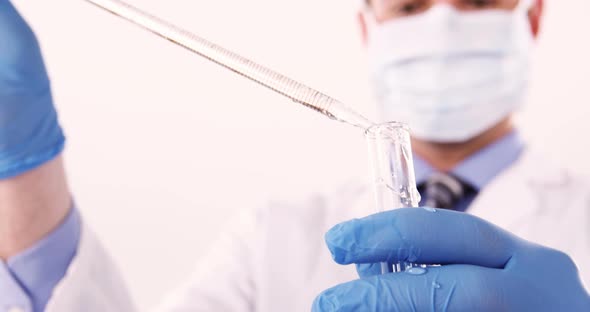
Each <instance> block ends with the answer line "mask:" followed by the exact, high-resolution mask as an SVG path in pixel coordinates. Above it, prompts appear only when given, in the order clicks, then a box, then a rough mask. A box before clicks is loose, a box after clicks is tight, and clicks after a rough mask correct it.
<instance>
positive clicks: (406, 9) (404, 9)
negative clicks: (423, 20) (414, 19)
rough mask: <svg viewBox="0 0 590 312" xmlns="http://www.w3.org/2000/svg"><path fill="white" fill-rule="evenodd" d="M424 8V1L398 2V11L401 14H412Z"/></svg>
mask: <svg viewBox="0 0 590 312" xmlns="http://www.w3.org/2000/svg"><path fill="white" fill-rule="evenodd" d="M423 9H424V2H422V1H413V2H406V3H403V4H400V6H399V7H398V13H399V14H403V15H412V14H416V13H419V12H421V11H422V10H423Z"/></svg>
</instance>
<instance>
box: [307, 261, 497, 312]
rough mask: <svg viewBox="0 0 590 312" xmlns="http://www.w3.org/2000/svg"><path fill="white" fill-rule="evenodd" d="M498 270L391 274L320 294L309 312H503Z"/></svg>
mask: <svg viewBox="0 0 590 312" xmlns="http://www.w3.org/2000/svg"><path fill="white" fill-rule="evenodd" d="M500 273H501V271H500V270H497V269H488V268H481V267H476V266H469V265H450V266H446V267H432V268H428V269H426V271H425V272H424V273H423V274H411V273H390V274H386V275H380V276H373V277H370V278H364V279H360V280H356V281H353V282H349V283H346V284H342V285H339V286H336V287H334V288H331V289H329V290H327V291H325V292H324V293H322V294H320V295H319V296H318V297H317V298H316V300H315V301H314V304H313V308H312V311H314V312H319V311H323V312H326V311H339V312H348V311H351V312H352V311H367V312H369V311H388V312H398V311H399V312H405V311H416V312H434V311H446V312H459V311H480V312H486V311H504V310H503V308H502V304H503V302H502V300H501V298H502V296H499V295H498V294H497V293H495V292H494V289H501V287H500V285H501V284H500V283H501V282H502V281H501V276H502V274H500ZM484 307H485V308H484Z"/></svg>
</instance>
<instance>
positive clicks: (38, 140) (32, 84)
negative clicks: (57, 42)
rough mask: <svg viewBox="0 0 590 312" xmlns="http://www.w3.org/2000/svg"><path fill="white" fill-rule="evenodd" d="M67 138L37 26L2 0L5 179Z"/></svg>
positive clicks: (0, 102)
mask: <svg viewBox="0 0 590 312" xmlns="http://www.w3.org/2000/svg"><path fill="white" fill-rule="evenodd" d="M63 146H64V136H63V133H62V130H61V128H60V126H59V124H58V121H57V114H56V112H55V109H54V107H53V100H52V96H51V90H50V85H49V79H48V77H47V72H46V70H45V65H44V63H43V58H42V56H41V51H40V48H39V44H38V42H37V39H36V38H35V35H34V34H33V32H32V30H31V29H30V28H29V26H28V25H27V23H26V22H25V21H24V20H23V18H22V17H21V16H20V15H19V14H18V13H17V11H16V10H15V8H14V7H13V6H12V4H11V3H10V1H8V0H0V179H6V178H10V177H13V176H16V175H19V174H21V173H24V172H26V171H28V170H31V169H34V168H36V167H38V166H40V165H42V164H44V163H45V162H47V161H49V160H51V159H53V158H54V157H55V156H57V155H58V154H59V153H60V152H61V151H62V150H63Z"/></svg>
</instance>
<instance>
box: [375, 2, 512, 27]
mask: <svg viewBox="0 0 590 312" xmlns="http://www.w3.org/2000/svg"><path fill="white" fill-rule="evenodd" d="M368 1H369V4H370V7H371V10H372V11H373V14H374V15H375V18H376V20H377V22H378V23H382V22H385V21H389V20H394V19H398V18H403V17H407V16H412V15H416V14H420V13H423V12H425V11H427V10H428V9H429V8H431V7H432V6H434V5H437V4H448V5H452V6H454V7H455V8H456V9H457V10H460V11H478V10H489V9H495V10H513V9H515V8H516V6H517V5H518V1H519V0H368Z"/></svg>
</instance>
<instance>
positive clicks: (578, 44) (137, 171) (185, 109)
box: [14, 0, 590, 308]
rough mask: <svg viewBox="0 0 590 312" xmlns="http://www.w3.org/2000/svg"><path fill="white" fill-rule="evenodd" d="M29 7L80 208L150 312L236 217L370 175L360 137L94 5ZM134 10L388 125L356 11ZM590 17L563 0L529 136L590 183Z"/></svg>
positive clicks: (547, 29) (531, 107) (313, 2)
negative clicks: (378, 106)
mask: <svg viewBox="0 0 590 312" xmlns="http://www.w3.org/2000/svg"><path fill="white" fill-rule="evenodd" d="M14 1H15V4H16V5H17V6H18V7H19V8H20V9H21V10H22V12H23V14H24V15H25V17H26V18H27V19H28V20H29V21H30V23H31V24H32V25H33V27H34V29H35V30H36V32H37V34H38V36H39V38H40V41H41V43H42V46H43V48H44V52H45V56H46V60H47V63H48V67H49V71H50V74H51V77H52V80H53V87H54V93H55V99H56V103H57V106H58V109H59V111H60V114H61V120H62V123H63V126H64V127H65V130H66V132H67V134H68V139H69V141H68V147H67V152H66V157H67V164H68V169H69V176H70V181H71V185H72V188H73V191H74V193H75V198H76V200H77V202H78V205H79V206H80V208H81V210H82V211H83V213H84V215H85V217H86V220H87V221H88V222H89V223H90V224H91V225H92V226H93V228H94V229H95V230H96V231H97V232H98V233H99V234H100V236H101V238H102V241H103V242H104V243H105V245H107V246H108V249H109V250H110V251H111V252H112V254H113V255H114V257H115V259H116V260H117V261H118V262H119V264H120V266H121V268H122V269H123V272H124V274H125V277H126V279H127V280H128V282H129V285H130V287H131V289H132V292H133V294H134V296H135V298H136V300H137V302H138V303H139V305H140V307H142V308H146V307H148V306H150V305H153V304H154V303H156V302H157V301H158V298H160V297H161V296H162V295H163V294H164V293H165V292H166V291H167V290H169V289H170V288H172V287H173V286H174V285H176V284H177V283H178V282H180V281H181V280H182V278H183V277H184V276H185V275H186V274H187V273H188V272H190V270H191V267H192V266H193V265H194V264H195V262H196V260H197V259H198V258H199V257H201V256H202V255H203V254H204V252H205V250H206V249H207V248H208V247H209V246H210V244H211V242H212V238H213V237H215V235H216V234H217V233H218V231H219V227H220V225H221V224H222V223H223V221H224V220H225V219H226V218H228V217H229V216H231V215H232V214H234V213H235V212H237V211H239V210H241V209H246V207H249V206H251V205H252V204H253V203H257V202H259V201H260V200H261V199H263V198H265V197H267V196H271V197H290V196H298V194H305V193H306V192H307V191H308V190H310V189H315V190H321V189H329V188H331V187H335V186H336V185H338V183H339V182H340V181H342V180H343V179H346V178H347V177H350V176H353V175H354V174H355V172H364V170H365V169H366V167H365V146H364V141H363V138H362V135H361V134H360V133H358V132H357V131H356V130H355V129H349V128H348V127H345V126H342V125H340V124H337V123H334V122H331V121H329V120H326V119H324V118H322V117H321V116H319V115H318V114H315V113H313V112H312V111H309V110H307V109H305V108H300V107H298V106H297V105H296V104H293V103H291V102H289V101H287V100H284V99H283V98H281V97H279V96H277V95H274V94H272V93H270V92H268V91H267V90H265V89H261V88H260V87H258V86H257V85H255V84H253V83H251V82H249V81H245V80H244V79H242V78H240V77H237V76H236V75H234V74H233V73H231V72H228V71H226V70H223V69H221V68H219V67H218V66H216V65H213V64H209V63H207V62H206V61H204V60H202V59H200V58H199V57H197V56H194V55H191V54H190V53H188V52H187V51H185V50H183V49H180V48H178V47H175V46H172V45H170V44H168V43H167V42H166V41H163V40H161V39H158V38H156V37H154V36H152V35H151V34H149V33H147V32H144V31H142V30H140V29H138V28H136V27H134V26H131V25H128V24H126V23H125V22H123V21H121V20H119V19H117V18H115V17H114V16H112V15H110V14H107V13H105V12H103V11H100V10H98V9H97V8H95V7H93V6H91V5H89V4H87V3H85V2H84V1H81V0H78V1H74V0H55V1H24V0H14ZM131 3H133V4H136V5H138V6H141V7H143V8H145V9H147V10H149V11H151V12H153V13H155V14H157V15H160V16H161V17H164V18H167V19H171V20H173V21H174V22H175V23H177V24H179V25H181V26H183V27H185V28H188V29H190V30H192V31H194V32H196V33H198V34H200V35H202V36H205V37H207V38H209V39H211V40H213V41H216V42H217V43H219V44H222V45H224V46H226V47H228V48H231V49H234V50H236V51H238V52H239V53H242V54H244V55H246V56H248V57H251V58H253V59H254V60H256V61H259V62H261V63H263V64H267V65H269V66H271V67H273V68H275V69H277V70H278V71H281V72H283V73H285V74H287V75H290V76H292V77H294V78H296V79H299V80H302V81H304V82H306V83H307V84H309V85H311V86H313V87H317V88H319V89H321V90H323V91H325V92H326V93H328V94H331V95H334V96H335V97H337V98H339V99H341V100H343V101H344V102H346V103H351V104H350V105H352V106H354V108H356V109H358V110H360V111H361V112H364V113H367V114H368V115H369V116H373V114H374V113H373V108H372V104H371V99H370V95H369V94H370V93H369V91H368V87H367V83H366V80H365V71H364V61H363V57H364V54H363V50H362V48H361V45H360V39H359V33H358V31H357V28H356V23H355V21H356V20H355V11H354V7H353V5H352V4H351V3H352V2H351V1H343V0H323V1H317V0H297V1H284V0H280V1H277V0H249V1H243V0H224V1H208V0H193V1H181V0H167V1H156V0H134V1H131ZM587 12H590V2H588V1H587V0H559V1H557V0H549V1H548V3H547V12H546V13H547V14H546V19H545V23H544V27H543V32H542V36H541V39H540V42H539V46H538V50H537V53H536V55H535V62H536V68H535V73H534V82H533V87H532V90H531V96H530V99H529V104H528V108H527V110H526V112H524V113H523V116H522V126H523V128H524V129H525V130H526V133H527V136H529V137H530V138H531V139H532V140H533V141H537V142H538V143H540V144H541V145H543V146H544V148H546V149H547V152H548V153H549V154H551V156H552V157H553V158H555V159H558V160H559V161H561V162H563V163H564V164H568V166H571V167H574V168H577V169H578V170H580V171H582V172H586V173H588V172H590V162H589V161H588V160H589V159H590V148H589V144H590V143H589V142H588V138H587V136H588V134H590V123H588V116H589V112H590V109H589V108H588V104H589V100H590V96H589V95H588V89H589V86H588V79H587V77H588V76H590V61H588V57H589V56H590V43H589V41H588V36H589V35H588V29H590V19H588V18H587ZM236 260H237V261H239V259H236Z"/></svg>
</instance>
